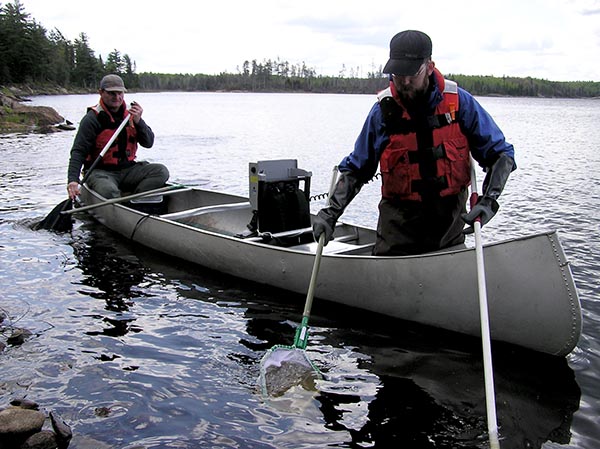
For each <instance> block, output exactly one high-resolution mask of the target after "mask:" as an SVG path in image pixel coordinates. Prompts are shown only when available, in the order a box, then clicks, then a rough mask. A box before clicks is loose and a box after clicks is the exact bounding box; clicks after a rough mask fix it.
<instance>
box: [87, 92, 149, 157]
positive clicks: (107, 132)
mask: <svg viewBox="0 0 600 449" xmlns="http://www.w3.org/2000/svg"><path fill="white" fill-rule="evenodd" d="M123 108H124V112H123V116H125V115H126V114H127V105H126V104H125V102H123ZM89 110H92V111H94V112H95V113H96V117H97V118H98V121H99V122H100V126H101V127H102V130H101V131H100V133H99V134H98V135H97V136H96V146H95V148H94V151H92V153H91V154H89V155H88V157H87V158H86V162H85V164H86V168H87V167H88V166H89V165H91V164H92V163H93V162H94V161H95V160H96V158H97V157H98V156H99V155H100V153H101V152H102V150H103V149H104V147H105V146H106V144H107V143H108V141H109V140H110V139H111V137H112V136H113V134H114V133H115V130H116V129H117V128H118V127H119V125H120V124H121V123H120V122H117V121H116V120H115V119H114V118H113V116H112V115H111V113H110V112H109V111H108V109H106V107H105V106H104V104H103V102H102V100H100V103H99V104H97V105H96V106H91V107H89V108H88V111H89ZM129 120H130V122H129V124H128V125H126V126H125V129H124V130H123V131H121V134H119V136H118V137H117V138H116V139H115V141H114V142H113V144H112V146H111V147H110V148H109V149H108V151H107V152H106V153H105V154H104V157H102V161H101V163H100V166H103V165H104V166H109V167H113V168H117V166H128V165H131V163H132V162H134V161H135V156H136V153H137V148H138V144H137V130H136V129H135V126H134V124H133V121H132V120H131V119H129Z"/></svg>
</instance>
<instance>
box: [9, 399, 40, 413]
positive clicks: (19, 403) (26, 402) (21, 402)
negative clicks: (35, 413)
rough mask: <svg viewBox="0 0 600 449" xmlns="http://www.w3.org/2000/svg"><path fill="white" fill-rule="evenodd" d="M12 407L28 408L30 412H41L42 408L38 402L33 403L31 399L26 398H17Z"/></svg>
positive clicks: (11, 402) (11, 403)
mask: <svg viewBox="0 0 600 449" xmlns="http://www.w3.org/2000/svg"><path fill="white" fill-rule="evenodd" d="M10 405H12V406H14V407H20V408H26V409H29V410H39V409H40V406H39V405H38V403H37V402H35V401H32V400H31V399H25V398H17V399H13V400H12V401H10Z"/></svg>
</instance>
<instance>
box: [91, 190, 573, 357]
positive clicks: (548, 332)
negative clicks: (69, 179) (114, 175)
mask: <svg viewBox="0 0 600 449" xmlns="http://www.w3.org/2000/svg"><path fill="white" fill-rule="evenodd" d="M103 201H105V199H104V198H103V197H101V196H99V195H98V194H96V193H95V192H93V191H91V190H89V189H87V188H86V187H85V186H84V187H83V188H82V192H81V202H82V204H84V205H96V204H99V203H102V202H103ZM162 201H163V202H162V203H161V207H162V210H160V211H156V210H154V211H152V210H150V211H149V210H148V209H147V208H146V209H144V208H140V207H136V206H135V205H131V204H129V203H124V204H118V203H117V204H108V205H104V206H102V207H97V208H94V209H90V210H89V211H88V212H89V213H90V214H91V215H93V216H94V217H95V218H96V219H97V220H98V221H99V222H100V223H102V224H103V225H105V226H106V227H108V228H109V229H111V230H113V231H115V232H117V233H119V234H121V235H122V236H124V237H126V238H128V239H131V240H133V241H135V242H139V243H140V244H142V245H144V246H147V247H149V248H152V249H154V250H156V251H159V252H162V253H165V254H168V255H171V256H175V257H178V258H181V259H184V260H186V261H189V262H192V263H196V264H199V265H202V266H205V267H208V268H210V269H213V270H217V271H221V272H224V273H227V274H230V275H233V276H236V277H239V278H243V279H247V280H251V281H254V282H258V283H262V284H266V285H270V286H274V287H278V288H282V289H286V290H289V291H292V292H296V293H299V294H306V289H307V286H308V284H309V279H310V274H311V270H312V264H313V260H314V253H315V249H316V243H315V242H314V241H312V237H311V232H310V228H305V229H300V230H294V231H292V232H287V233H279V234H274V235H269V234H263V235H260V236H256V237H250V238H242V237H240V236H239V235H240V234H242V233H243V232H244V231H246V230H247V228H246V225H247V224H248V223H249V222H250V220H251V218H252V210H251V206H250V203H249V202H248V198H245V197H240V196H235V195H230V194H226V193H221V192H216V191H212V190H204V189H200V188H184V189H178V190H172V191H169V192H167V193H165V194H163V196H162ZM146 206H147V205H146ZM140 209H141V210H140ZM375 236H376V233H375V230H373V229H368V228H364V227H360V226H354V225H351V224H347V223H342V224H339V225H338V226H337V227H336V230H335V233H334V237H335V238H334V240H333V241H332V242H330V243H329V244H328V245H327V246H326V247H325V250H324V252H323V258H322V260H321V267H320V271H319V276H318V282H317V286H316V290H315V296H316V297H317V298H319V299H322V300H327V301H332V302H335V303H340V304H344V305H347V306H351V307H355V308H359V309H365V310H369V311H372V312H376V313H380V314H384V315H387V316H389V317H394V318H400V319H404V320H409V321H414V322H417V323H421V324H425V325H429V326H434V327H437V328H441V329H446V330H449V331H454V332H459V333H463V334H467V335H472V336H479V335H481V331H480V322H479V303H478V290H477V266H476V258H475V249H474V248H468V247H460V248H452V249H448V250H444V251H440V252H436V253H431V254H423V255H419V256H402V257H375V256H372V255H371V249H372V246H373V243H374V241H375ZM484 261H485V267H486V283H487V296H488V304H489V316H490V332H491V337H492V339H493V340H496V341H502V342H507V343H510V344H515V345H518V346H521V347H524V348H528V349H532V350H534V351H539V352H543V353H547V354H552V355H556V356H565V355H567V354H568V353H570V352H571V351H572V350H573V349H574V348H575V346H576V345H577V342H578V340H579V337H580V335H581V326H582V316H581V307H580V302H579V297H578V294H577V290H576V287H575V283H574V281H573V276H572V273H571V269H570V265H569V261H568V260H567V258H566V256H565V253H564V251H563V248H562V246H561V243H560V241H559V238H558V235H557V232H556V231H548V232H541V233H538V234H533V235H528V236H525V237H518V238H514V239H509V240H503V241H499V242H494V243H488V244H487V245H484Z"/></svg>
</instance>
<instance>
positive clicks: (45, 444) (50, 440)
mask: <svg viewBox="0 0 600 449" xmlns="http://www.w3.org/2000/svg"><path fill="white" fill-rule="evenodd" d="M59 447H60V446H59V444H58V441H57V436H56V434H55V433H54V432H52V431H51V430H42V431H41V432H38V433H35V434H33V435H31V436H30V437H29V438H27V439H26V440H25V442H24V443H23V444H22V445H21V447H20V448H19V449H57V448H59Z"/></svg>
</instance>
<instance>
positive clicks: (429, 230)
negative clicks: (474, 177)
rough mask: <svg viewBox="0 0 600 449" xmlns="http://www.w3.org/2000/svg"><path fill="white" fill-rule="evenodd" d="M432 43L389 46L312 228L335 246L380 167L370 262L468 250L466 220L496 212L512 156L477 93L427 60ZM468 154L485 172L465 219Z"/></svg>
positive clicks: (416, 39)
mask: <svg viewBox="0 0 600 449" xmlns="http://www.w3.org/2000/svg"><path fill="white" fill-rule="evenodd" d="M431 50H432V44H431V39H430V38H429V36H427V35H426V34H425V33H423V32H421V31H414V30H407V31H402V32H400V33H398V34H396V35H395V36H394V37H393V38H392V40H391V42H390V59H389V61H388V62H387V64H386V65H385V67H384V70H383V71H384V73H387V74H389V75H390V85H389V87H388V88H387V89H385V90H384V91H382V92H380V93H379V94H378V96H377V100H378V101H377V103H375V105H374V106H373V107H372V109H371V111H370V112H369V115H368V116H367V119H366V121H365V124H364V126H363V129H362V131H361V133H360V135H359V136H358V139H357V140H356V143H355V146H354V151H353V152H352V153H351V154H350V155H348V156H347V157H345V158H344V159H343V160H342V162H341V163H340V165H339V170H340V178H339V180H338V182H337V184H336V187H335V191H334V193H333V195H332V197H331V198H330V201H329V206H328V207H326V208H324V209H321V210H320V211H319V213H318V214H317V216H316V217H315V219H314V221H313V232H314V236H315V238H316V239H317V240H318V238H319V236H320V235H321V234H322V233H325V241H326V242H328V241H329V240H331V239H332V236H333V230H334V226H335V223H336V221H337V220H338V219H339V217H340V216H341V215H342V213H343V212H344V209H345V208H346V206H348V204H349V203H350V202H351V201H352V199H353V198H354V197H355V196H356V194H357V193H358V192H359V191H360V189H361V187H362V186H363V184H365V183H366V182H368V181H369V180H370V179H371V178H372V177H373V175H374V174H375V172H376V170H377V166H378V164H379V165H380V169H381V174H382V178H383V180H382V189H381V190H382V198H381V201H380V203H379V221H378V224H377V241H376V243H375V248H374V250H373V254H374V255H379V256H397V255H410V254H421V253H425V252H430V251H435V250H438V249H441V248H446V247H449V246H453V245H458V244H460V243H463V242H464V239H465V237H464V233H463V228H464V225H465V222H466V223H467V224H470V225H472V224H473V222H474V221H475V219H476V218H477V217H481V224H482V226H483V225H484V224H486V223H487V222H488V221H489V220H490V219H491V218H492V217H493V216H494V215H495V213H496V212H497V210H498V207H499V206H498V202H497V199H498V197H499V196H500V193H501V192H502V190H503V188H504V184H505V183H506V180H507V179H508V176H509V174H510V173H511V171H512V170H514V169H515V168H516V165H515V162H514V148H513V146H512V145H511V144H509V143H507V142H506V140H505V139H504V135H503V134H502V131H500V129H499V128H498V126H497V125H496V123H495V122H494V120H493V119H492V117H491V116H490V115H489V114H488V113H487V112H486V111H485V110H484V109H483V108H482V107H481V105H480V104H479V103H478V102H477V101H476V100H475V99H474V98H473V96H472V95H471V94H469V93H468V92H467V91H465V90H464V89H462V88H459V87H458V86H457V84H456V83H455V82H453V81H450V80H446V79H444V77H443V76H442V74H441V73H440V72H439V71H438V70H437V69H436V68H435V63H434V62H433V60H432V59H431ZM470 155H472V156H473V158H474V159H475V160H476V161H477V162H478V163H479V165H480V166H482V167H483V168H484V170H486V172H487V174H486V177H485V180H484V183H483V195H482V196H481V197H480V198H479V202H478V203H477V205H476V206H475V207H474V208H473V209H472V210H471V211H470V212H469V213H468V214H467V213H466V202H467V199H468V186H469V184H470V178H471V176H470V167H471V158H470Z"/></svg>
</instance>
